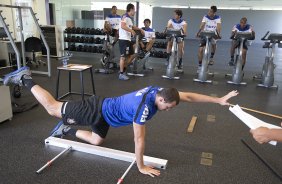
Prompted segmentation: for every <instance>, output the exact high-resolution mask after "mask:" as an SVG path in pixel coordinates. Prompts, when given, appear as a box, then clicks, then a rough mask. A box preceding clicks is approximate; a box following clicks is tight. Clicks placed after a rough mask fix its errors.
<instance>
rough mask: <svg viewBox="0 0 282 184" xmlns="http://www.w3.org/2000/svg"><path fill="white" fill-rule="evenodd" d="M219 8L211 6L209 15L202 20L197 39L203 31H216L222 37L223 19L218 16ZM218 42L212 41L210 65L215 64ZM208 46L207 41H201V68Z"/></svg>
mask: <svg viewBox="0 0 282 184" xmlns="http://www.w3.org/2000/svg"><path fill="white" fill-rule="evenodd" d="M216 12H217V7H216V6H211V8H210V10H209V11H208V14H207V15H205V16H204V17H203V19H202V22H201V25H200V30H199V31H198V33H197V35H196V37H199V36H200V33H201V32H202V31H215V32H216V33H218V36H219V37H220V32H221V17H220V16H218V15H216ZM216 42H217V39H214V38H213V39H211V54H210V59H209V65H213V64H214V54H215V51H216ZM205 46H206V39H205V38H202V39H201V41H200V48H199V51H198V62H199V68H201V66H202V59H203V52H204V50H205Z"/></svg>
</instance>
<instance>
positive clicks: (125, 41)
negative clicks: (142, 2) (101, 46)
mask: <svg viewBox="0 0 282 184" xmlns="http://www.w3.org/2000/svg"><path fill="white" fill-rule="evenodd" d="M134 15H135V7H134V5H133V4H131V3H130V4H128V5H127V7H126V13H125V14H124V15H123V16H122V19H121V23H120V28H119V49H120V73H119V79H120V80H128V79H129V77H128V76H127V75H126V74H125V70H126V67H127V65H129V64H130V63H131V62H132V60H133V59H134V48H133V45H134V43H132V42H131V35H132V36H135V34H136V33H135V31H134V30H140V31H141V33H142V34H143V35H144V30H142V29H140V28H138V27H136V26H134V25H133V22H134V21H133V17H134Z"/></svg>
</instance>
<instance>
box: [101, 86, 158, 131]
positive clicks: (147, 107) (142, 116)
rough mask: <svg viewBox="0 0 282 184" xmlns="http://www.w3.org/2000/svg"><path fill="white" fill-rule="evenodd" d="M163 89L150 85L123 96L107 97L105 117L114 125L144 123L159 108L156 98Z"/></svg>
mask: <svg viewBox="0 0 282 184" xmlns="http://www.w3.org/2000/svg"><path fill="white" fill-rule="evenodd" d="M161 89H162V88H159V87H152V86H150V87H146V88H144V89H141V90H139V91H134V92H132V93H129V94H125V95H123V96H119V97H113V98H105V99H104V102H103V105H102V114H103V117H104V119H105V120H106V122H107V123H108V124H109V125H110V126H112V127H120V126H126V125H130V124H132V123H133V122H135V123H137V124H139V125H144V124H145V122H146V121H147V120H149V119H151V118H152V117H153V116H154V115H155V114H156V112H157V110H158V108H157V106H156V105H155V100H156V94H157V92H158V91H159V90H161ZM144 95H146V97H145V98H143V97H144ZM139 106H140V107H139Z"/></svg>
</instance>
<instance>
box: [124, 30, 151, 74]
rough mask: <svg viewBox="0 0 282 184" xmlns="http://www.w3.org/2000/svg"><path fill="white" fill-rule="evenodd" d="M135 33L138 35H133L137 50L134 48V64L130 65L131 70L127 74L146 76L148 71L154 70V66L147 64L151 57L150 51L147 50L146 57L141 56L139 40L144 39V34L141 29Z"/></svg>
mask: <svg viewBox="0 0 282 184" xmlns="http://www.w3.org/2000/svg"><path fill="white" fill-rule="evenodd" d="M135 33H136V35H135V37H133V40H132V41H133V42H135V50H134V54H135V57H134V59H133V62H132V64H131V65H130V66H129V72H128V73H127V75H131V76H138V77H144V76H145V72H146V71H148V70H150V71H152V70H153V68H151V67H147V66H146V64H147V61H148V59H149V57H150V52H147V53H146V54H145V56H144V57H141V56H140V44H139V42H140V41H142V39H141V37H142V34H141V31H139V30H137V31H135Z"/></svg>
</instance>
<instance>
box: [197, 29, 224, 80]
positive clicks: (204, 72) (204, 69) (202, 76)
mask: <svg viewBox="0 0 282 184" xmlns="http://www.w3.org/2000/svg"><path fill="white" fill-rule="evenodd" d="M200 37H202V38H203V37H204V38H205V39H206V47H205V51H204V56H203V61H202V66H201V69H200V70H199V72H198V78H197V79H193V80H194V81H195V82H201V83H212V80H207V78H208V75H212V76H213V75H214V74H213V73H209V69H208V67H209V58H210V57H209V55H210V46H211V43H210V40H211V39H212V38H216V39H218V38H220V37H219V36H218V34H216V32H215V31H201V32H200Z"/></svg>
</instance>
